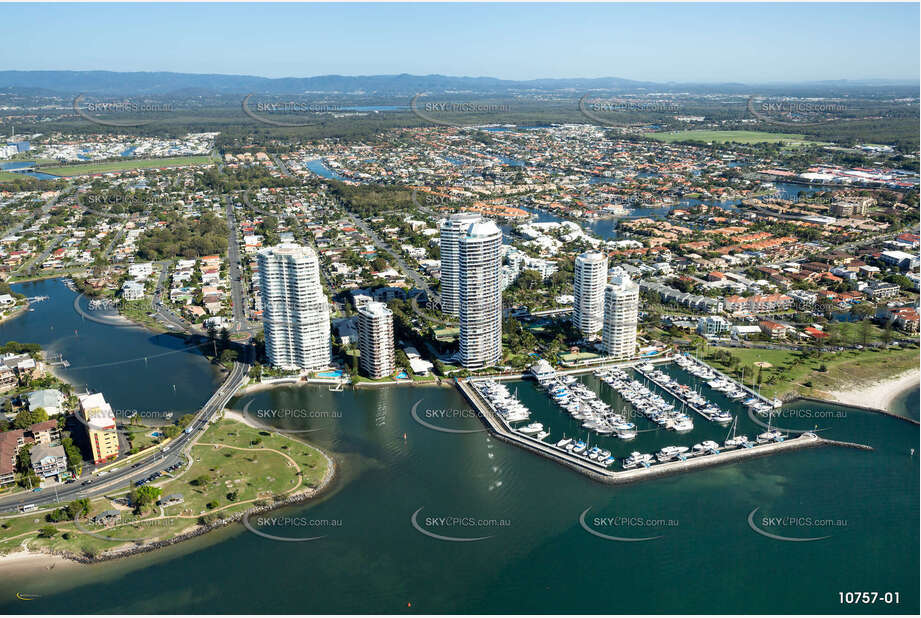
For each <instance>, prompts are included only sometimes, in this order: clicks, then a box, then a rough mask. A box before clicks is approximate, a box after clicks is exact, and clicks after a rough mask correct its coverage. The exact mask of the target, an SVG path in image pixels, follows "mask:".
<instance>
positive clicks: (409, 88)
mask: <svg viewBox="0 0 921 618" xmlns="http://www.w3.org/2000/svg"><path fill="white" fill-rule="evenodd" d="M899 85H908V86H912V87H917V84H916V83H915V84H910V83H909V82H897V81H892V80H864V81H848V80H829V81H824V82H811V83H808V84H805V83H804V84H795V85H794V84H786V85H784V84H770V85H765V86H762V87H760V89H761V91H764V90H767V89H779V88H790V87H791V86H792V87H794V88H796V89H803V88H809V89H834V90H839V91H840V90H842V89H851V88H855V89H860V88H870V87H876V88H878V87H880V86H899ZM755 87H756V86H755V85H753V84H739V83H725V84H700V83H697V84H695V83H655V82H643V81H634V80H629V79H621V78H618V77H599V78H558V79H551V78H548V79H534V80H526V81H515V80H503V79H497V78H494V77H452V76H448V75H408V74H405V73H404V74H400V75H360V76H347V75H318V76H315V77H283V78H268V77H258V76H253V75H219V74H196V73H167V72H156V73H148V72H132V73H125V72H115V71H0V89H6V90H9V89H16V90H17V91H22V90H27V91H32V92H45V93H58V94H62V95H73V94H76V93H81V92H85V93H92V94H109V95H112V94H136V95H140V94H146V95H171V94H184V95H189V94H190V93H201V94H203V95H207V94H245V93H249V92H256V93H265V94H299V93H324V94H333V93H339V94H368V95H396V96H410V95H412V94H415V93H419V92H427V93H432V94H443V93H450V92H464V93H472V94H481V95H489V94H508V93H512V92H523V91H543V92H549V91H558V92H565V91H572V92H576V93H580V92H588V91H593V90H598V91H606V92H624V93H626V92H650V91H652V92H722V93H747V92H752V91H753V89H754V88H755Z"/></svg>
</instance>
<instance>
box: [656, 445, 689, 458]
mask: <svg viewBox="0 0 921 618" xmlns="http://www.w3.org/2000/svg"><path fill="white" fill-rule="evenodd" d="M687 451H688V447H686V446H665V447H663V448H662V450H660V451H659V452H658V453H656V459H658V460H659V461H660V462H665V461H669V460H671V459H674V458H675V457H677V456H678V455H681V454H683V453H686V452H687Z"/></svg>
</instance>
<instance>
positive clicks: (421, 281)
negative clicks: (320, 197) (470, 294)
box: [343, 208, 441, 302]
mask: <svg viewBox="0 0 921 618" xmlns="http://www.w3.org/2000/svg"><path fill="white" fill-rule="evenodd" d="M343 209H344V208H343ZM345 212H346V214H347V215H348V217H349V219H351V220H352V223H354V224H355V226H356V227H358V228H359V229H360V230H361V231H362V232H364V233H365V234H366V235H367V236H368V237H369V238H370V239H371V242H373V243H374V246H375V247H377V248H378V249H383V250H385V251H387V252H388V253H390V254H391V255H392V256H393V259H395V260H396V262H397V264H398V265H399V266H400V270H402V271H403V274H405V275H406V276H407V277H409V278H410V279H411V280H412V282H413V283H414V284H415V286H416V287H417V288H418V289H420V290H425V293H426V296H427V297H428V300H430V301H432V302H440V301H441V297H439V296H438V294H436V293H435V292H434V291H433V290H432V288H431V287H429V283H428V281H427V280H426V279H425V278H424V277H423V276H422V275H421V274H419V272H418V271H416V270H415V269H414V268H411V267H410V266H409V264H407V263H406V262H405V261H404V260H403V258H402V257H400V252H399V251H394V250H393V249H392V248H391V247H390V245H389V244H388V243H386V242H384V241H383V240H382V239H381V237H380V236H378V235H377V232H375V231H374V230H372V229H371V228H370V227H369V226H368V225H367V224H366V223H365V222H364V221H362V220H361V219H360V218H359V217H357V216H355V215H354V214H352V213H351V212H349V211H348V210H346V211H345Z"/></svg>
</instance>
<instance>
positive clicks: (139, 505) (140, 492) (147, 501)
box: [129, 485, 163, 511]
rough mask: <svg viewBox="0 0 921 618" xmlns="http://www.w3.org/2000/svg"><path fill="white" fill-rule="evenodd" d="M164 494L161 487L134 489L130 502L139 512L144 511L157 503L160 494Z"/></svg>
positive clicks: (144, 486)
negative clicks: (146, 507)
mask: <svg viewBox="0 0 921 618" xmlns="http://www.w3.org/2000/svg"><path fill="white" fill-rule="evenodd" d="M162 492H163V490H162V489H160V488H159V487H154V486H153V485H142V486H141V487H138V488H137V489H134V490H133V491H132V492H131V494H130V495H129V500H130V501H131V504H132V506H134V508H135V509H136V510H138V511H140V510H141V509H143V508H144V507H145V506H149V505H151V504H153V503H154V502H156V501H157V499H158V498H159V497H160V494H161V493H162Z"/></svg>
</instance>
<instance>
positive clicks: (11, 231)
mask: <svg viewBox="0 0 921 618" xmlns="http://www.w3.org/2000/svg"><path fill="white" fill-rule="evenodd" d="M69 192H70V187H68V188H67V189H65V190H63V191H61V192H60V193H59V194H58V195H56V196H54V197H53V198H51V199H50V200H48V201H46V202H45V203H44V205H43V206H42V208H41V210H40V211H39V213H38V214H37V215H35V216H34V217H28V218H26V219H23V220H22V221H20V222H19V223H17V224H16V225H14V226H13V227H11V228H9V229H8V230H6V231H5V232H3V233H2V235H0V238H6V237H7V236H15V235H16V234H18V233H19V232H21V231H22V229H23V228H24V227H26V226H27V225H32V223H33V222H34V221H35V220H36V219H40V218H41V217H44V216H45V215H47V214H48V213H49V212H50V211H51V209H52V208H53V207H54V205H55V204H57V203H58V200H60V199H61V198H62V197H64V195H66V194H68V193H69Z"/></svg>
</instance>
